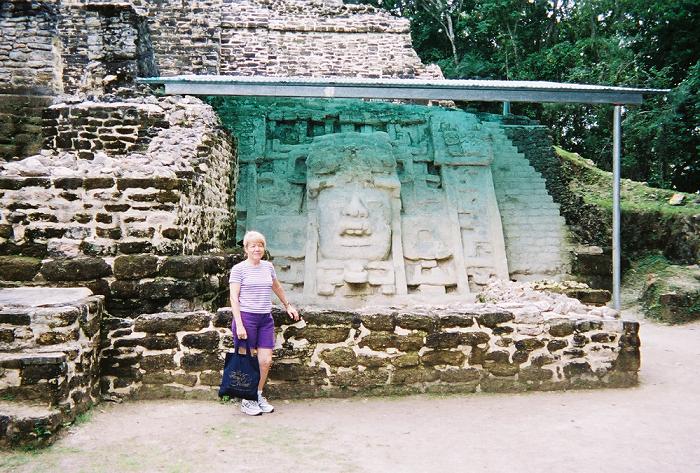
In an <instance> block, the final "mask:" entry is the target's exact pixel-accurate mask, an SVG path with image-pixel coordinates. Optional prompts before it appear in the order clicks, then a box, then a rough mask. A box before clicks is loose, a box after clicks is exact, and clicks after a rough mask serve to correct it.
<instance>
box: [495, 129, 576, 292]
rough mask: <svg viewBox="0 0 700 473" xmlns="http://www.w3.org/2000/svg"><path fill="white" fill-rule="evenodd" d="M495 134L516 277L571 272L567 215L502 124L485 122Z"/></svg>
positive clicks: (499, 190) (499, 191)
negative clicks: (562, 212) (560, 209)
mask: <svg viewBox="0 0 700 473" xmlns="http://www.w3.org/2000/svg"><path fill="white" fill-rule="evenodd" d="M484 127H485V128H487V129H489V130H490V131H491V133H492V137H493V146H494V160H493V163H492V164H491V169H492V174H493V182H494V187H495V191H496V199H497V201H498V208H499V210H500V213H501V221H502V225H503V237H504V240H505V246H506V256H507V258H508V272H509V274H510V277H511V279H515V280H518V281H531V280H537V279H544V278H547V279H560V278H561V276H562V275H566V274H568V273H569V272H570V263H569V258H568V243H567V238H568V237H567V231H566V226H565V225H566V224H565V220H564V218H563V217H562V216H561V215H560V213H559V204H557V203H555V202H554V200H553V199H552V197H551V196H550V195H549V193H548V192H547V188H546V186H545V180H544V178H543V177H542V175H541V174H540V173H539V172H537V171H536V170H535V168H533V167H532V166H531V165H530V163H529V161H528V160H527V158H526V157H525V155H524V154H522V153H520V152H518V150H517V148H516V147H515V146H513V144H512V142H511V141H510V140H509V139H508V137H507V136H506V134H505V133H504V131H503V129H502V128H501V127H500V125H499V124H497V123H484Z"/></svg>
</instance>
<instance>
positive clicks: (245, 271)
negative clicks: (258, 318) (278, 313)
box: [228, 260, 277, 314]
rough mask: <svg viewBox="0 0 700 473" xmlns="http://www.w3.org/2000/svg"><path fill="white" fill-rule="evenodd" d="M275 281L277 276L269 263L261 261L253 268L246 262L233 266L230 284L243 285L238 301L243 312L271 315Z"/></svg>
mask: <svg viewBox="0 0 700 473" xmlns="http://www.w3.org/2000/svg"><path fill="white" fill-rule="evenodd" d="M275 279H277V274H275V268H274V267H273V266H272V263H270V262H269V261H260V264H259V265H257V266H253V265H252V264H250V263H249V262H248V260H245V261H241V262H240V263H238V264H236V265H234V266H233V269H231V276H230V277H229V279H228V282H229V284H233V283H238V284H240V285H241V292H240V295H239V296H238V301H239V303H240V305H241V310H242V311H244V312H252V313H254V314H269V313H270V311H271V310H272V281H274V280H275Z"/></svg>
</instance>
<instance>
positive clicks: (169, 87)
mask: <svg viewBox="0 0 700 473" xmlns="http://www.w3.org/2000/svg"><path fill="white" fill-rule="evenodd" d="M165 93H166V94H168V95H236V96H259V97H323V98H364V99H389V100H391V99H404V100H459V101H474V102H554V103H608V104H609V103H614V104H641V103H642V102H643V95H642V93H640V92H612V91H603V90H601V91H596V90H578V91H577V90H556V89H551V90H533V89H510V90H508V89H483V88H479V89H467V88H454V89H446V88H430V87H410V88H408V87H389V86H379V87H357V86H344V85H337V84H336V85H332V86H322V85H284V84H280V85H265V84H259V85H258V84H232V83H204V82H201V83H200V82H183V83H170V82H166V83H165Z"/></svg>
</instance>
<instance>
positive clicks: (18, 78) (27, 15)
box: [0, 0, 156, 94]
mask: <svg viewBox="0 0 700 473" xmlns="http://www.w3.org/2000/svg"><path fill="white" fill-rule="evenodd" d="M0 45H2V46H0V79H2V80H0V83H2V86H0V92H5V93H12V92H17V91H21V92H30V93H40V94H53V93H62V92H66V93H78V92H88V93H90V94H101V93H104V92H106V91H109V90H112V89H114V88H117V87H119V86H121V85H125V84H129V83H132V82H133V79H134V78H135V77H137V76H150V75H154V74H155V73H156V70H155V63H154V60H153V51H152V47H151V45H150V39H149V37H148V32H147V24H146V20H145V17H143V16H142V15H138V14H137V13H136V12H135V10H134V9H133V7H132V6H131V5H130V4H128V2H106V3H105V4H90V5H83V6H79V5H71V4H66V3H65V2H58V1H27V0H10V1H6V2H3V3H2V5H0Z"/></svg>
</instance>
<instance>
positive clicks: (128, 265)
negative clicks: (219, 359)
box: [0, 254, 240, 317]
mask: <svg viewBox="0 0 700 473" xmlns="http://www.w3.org/2000/svg"><path fill="white" fill-rule="evenodd" d="M239 260H240V255H239V254H209V255H204V256H156V255H153V254H129V255H120V256H117V257H72V258H34V257H26V256H22V257H18V256H0V287H3V286H4V287H14V286H17V285H22V286H46V285H48V286H70V287H86V288H88V289H90V290H91V291H93V293H95V294H100V295H103V296H105V304H104V305H105V309H106V310H107V311H108V312H109V313H110V314H111V315H116V316H119V317H136V316H138V315H139V314H145V313H153V312H162V311H170V312H182V311H191V310H195V309H202V308H206V309H209V310H213V309H215V308H217V307H220V306H221V305H225V304H226V301H227V295H228V275H229V270H230V268H231V267H232V266H233V264H235V263H237V262H238V261H239Z"/></svg>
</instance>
